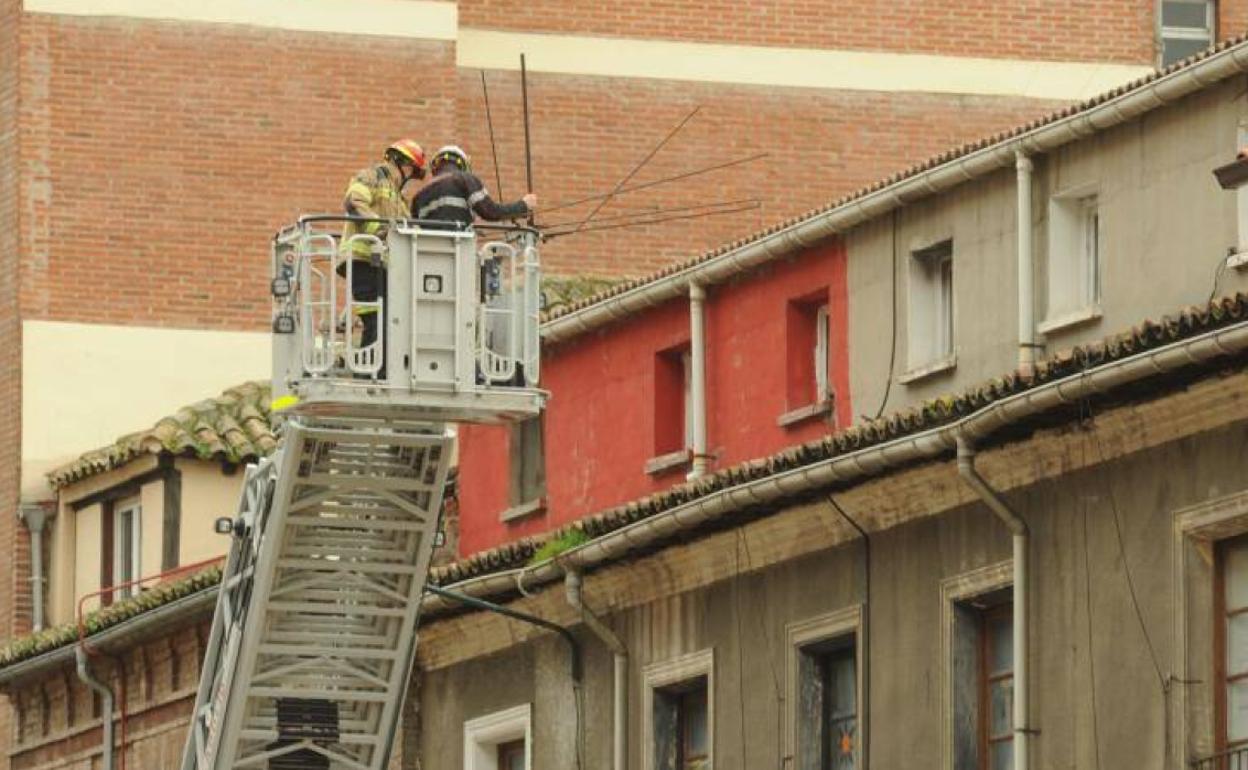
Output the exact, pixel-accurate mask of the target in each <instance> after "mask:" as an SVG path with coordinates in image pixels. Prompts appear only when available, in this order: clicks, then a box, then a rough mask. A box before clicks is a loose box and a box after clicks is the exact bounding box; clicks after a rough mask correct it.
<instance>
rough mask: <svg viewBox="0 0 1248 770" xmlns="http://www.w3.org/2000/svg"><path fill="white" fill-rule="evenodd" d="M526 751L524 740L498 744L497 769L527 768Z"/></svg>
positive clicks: (526, 769)
mask: <svg viewBox="0 0 1248 770" xmlns="http://www.w3.org/2000/svg"><path fill="white" fill-rule="evenodd" d="M527 758H528V751H527V749H526V748H525V745H524V741H511V742H510V743H500V744H499V745H498V770H528V763H527V761H526V760H527Z"/></svg>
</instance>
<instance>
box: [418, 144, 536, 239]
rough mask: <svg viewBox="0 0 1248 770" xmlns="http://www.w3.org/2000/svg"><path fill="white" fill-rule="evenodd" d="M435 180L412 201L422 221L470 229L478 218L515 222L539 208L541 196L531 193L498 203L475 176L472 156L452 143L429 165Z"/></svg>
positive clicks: (434, 156)
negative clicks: (475, 217) (514, 199)
mask: <svg viewBox="0 0 1248 770" xmlns="http://www.w3.org/2000/svg"><path fill="white" fill-rule="evenodd" d="M429 170H430V171H431V172H432V173H433V179H431V180H430V181H429V184H427V185H425V186H424V187H423V188H421V190H420V192H418V193H417V194H416V198H415V200H413V201H412V218H413V219H418V220H420V221H421V222H424V223H429V222H447V223H455V224H456V225H457V226H459V227H465V228H466V227H470V226H471V225H472V222H473V218H474V215H475V216H478V217H481V218H482V219H484V220H486V221H489V222H496V221H498V220H500V219H514V218H516V217H522V216H526V215H528V214H532V213H533V212H534V211H535V210H536V209H537V195H535V194H533V193H528V194H527V195H525V196H524V197H523V198H522V199H520V200H518V201H515V202H514V203H496V202H495V201H494V199H493V198H491V197H490V193H489V191H487V190H486V189H485V185H484V184H482V183H481V180H480V179H479V178H477V176H476V174H473V173H472V169H471V167H470V166H469V164H468V154H467V153H465V152H464V151H463V150H461V149H460V148H459V147H456V146H455V145H453V144H449V145H447V146H445V147H443V148H441V149H440V150H438V151H437V152H435V153H434V154H433V158H432V159H431V160H430V162H429Z"/></svg>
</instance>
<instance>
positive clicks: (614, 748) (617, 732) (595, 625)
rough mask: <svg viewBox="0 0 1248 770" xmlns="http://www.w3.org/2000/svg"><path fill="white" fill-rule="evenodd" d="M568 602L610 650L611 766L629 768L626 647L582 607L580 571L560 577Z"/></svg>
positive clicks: (595, 616) (599, 620) (622, 768)
mask: <svg viewBox="0 0 1248 770" xmlns="http://www.w3.org/2000/svg"><path fill="white" fill-rule="evenodd" d="M563 584H564V591H565V593H566V594H567V597H568V604H570V605H571V606H572V609H574V610H576V611H577V612H578V613H579V614H580V616H581V620H583V621H585V625H587V626H589V630H590V631H593V632H594V635H595V636H597V637H598V638H599V639H601V640H602V642H603V644H605V645H606V646H607V649H609V650H611V654H612V657H613V662H614V676H613V681H612V687H613V691H612V715H611V718H612V721H611V724H612V731H611V768H612V770H628V648H627V647H625V646H624V642H623V640H621V639H620V637H619V635H617V634H616V633H615V632H614V631H612V630H611V629H610V628H608V627H607V625H606V624H605V623H603V622H602V620H601V619H600V618H599V617H598V616H597V615H595V614H594V612H593V610H591V609H589V607H586V606H585V599H584V596H583V594H582V587H583V581H582V579H581V573H580V572H578V571H576V570H569V571H568V572H567V573H566V574H565V575H564V578H563Z"/></svg>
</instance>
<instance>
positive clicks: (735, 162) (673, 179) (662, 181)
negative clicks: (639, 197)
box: [542, 152, 771, 212]
mask: <svg viewBox="0 0 1248 770" xmlns="http://www.w3.org/2000/svg"><path fill="white" fill-rule="evenodd" d="M770 154H771V153H768V152H760V153H758V154H756V155H751V156H749V157H748V158H738V159H737V160H730V161H727V162H725V163H716V164H715V165H713V166H703V167H702V168H695V169H693V170H691V171H685V172H683V173H680V174H676V175H675V176H668V177H663V178H662V179H655V180H654V181H652V182H642V183H641V184H635V185H632V186H631V187H621V188H620V189H619V190H618V191H617V192H616V195H624V194H625V193H631V192H636V191H638V190H645V189H646V188H649V187H658V186H659V185H663V184H670V183H672V182H679V181H680V180H682V179H688V178H689V177H692V176H699V175H700V174H709V173H711V172H712V171H719V170H721V169H725V168H731V167H733V166H740V165H741V164H743V163H750V162H752V161H756V160H762V159H763V158H766V157H767V156H768V155H770ZM609 197H611V193H599V194H598V195H587V196H585V197H584V198H577V199H576V200H571V201H566V202H564V203H556V204H555V205H553V206H546V207H543V209H542V211H547V212H549V211H560V210H562V209H570V208H572V207H573V206H579V205H580V204H582V203H588V202H590V201H598V200H602V199H603V198H609Z"/></svg>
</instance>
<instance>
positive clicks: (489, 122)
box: [481, 70, 504, 200]
mask: <svg viewBox="0 0 1248 770" xmlns="http://www.w3.org/2000/svg"><path fill="white" fill-rule="evenodd" d="M481 93H483V94H485V125H486V128H488V129H489V130H490V154H491V155H493V156H494V181H495V182H497V183H498V199H499V200H503V198H504V196H503V175H502V172H500V171H499V170H498V147H496V146H495V145H494V118H493V117H491V116H490V89H489V87H488V86H486V85H485V70H481Z"/></svg>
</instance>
